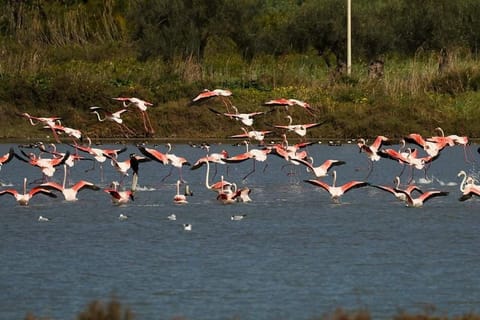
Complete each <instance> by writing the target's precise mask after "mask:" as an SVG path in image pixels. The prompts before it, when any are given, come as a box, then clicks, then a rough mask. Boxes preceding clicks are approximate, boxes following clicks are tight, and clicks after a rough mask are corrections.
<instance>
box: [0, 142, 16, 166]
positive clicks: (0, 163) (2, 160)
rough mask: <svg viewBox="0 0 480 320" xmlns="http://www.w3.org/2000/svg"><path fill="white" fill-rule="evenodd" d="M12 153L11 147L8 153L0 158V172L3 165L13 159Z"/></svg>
mask: <svg viewBox="0 0 480 320" xmlns="http://www.w3.org/2000/svg"><path fill="white" fill-rule="evenodd" d="M14 153H15V152H14V151H13V147H11V148H10V150H9V151H8V153H6V154H4V155H3V156H1V157H0V170H2V167H3V165H4V164H6V163H9V162H10V161H11V160H12V159H13V156H14Z"/></svg>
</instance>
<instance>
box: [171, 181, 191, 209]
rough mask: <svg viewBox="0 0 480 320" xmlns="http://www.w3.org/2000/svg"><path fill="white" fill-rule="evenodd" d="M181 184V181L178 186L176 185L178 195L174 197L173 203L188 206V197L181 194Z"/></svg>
mask: <svg viewBox="0 0 480 320" xmlns="http://www.w3.org/2000/svg"><path fill="white" fill-rule="evenodd" d="M180 183H181V181H180V180H177V184H176V186H177V193H176V194H175V196H174V197H173V202H174V203H176V204H187V203H188V201H187V196H186V195H184V194H180Z"/></svg>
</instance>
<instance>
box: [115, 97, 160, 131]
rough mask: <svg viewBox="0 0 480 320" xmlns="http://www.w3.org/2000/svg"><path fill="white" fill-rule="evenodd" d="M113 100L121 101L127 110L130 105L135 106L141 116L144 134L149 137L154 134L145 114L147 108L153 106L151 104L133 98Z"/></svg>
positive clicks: (148, 118)
mask: <svg viewBox="0 0 480 320" xmlns="http://www.w3.org/2000/svg"><path fill="white" fill-rule="evenodd" d="M113 99H114V100H117V101H122V102H123V106H124V108H127V107H128V106H129V105H131V104H133V105H134V106H136V107H137V109H138V110H139V111H140V113H141V114H142V120H143V127H144V129H145V132H146V133H147V134H149V135H151V134H154V133H155V130H154V129H153V127H152V123H151V122H150V117H149V116H148V114H147V109H148V107H151V106H153V103H151V102H148V101H145V100H142V99H139V98H135V97H118V98H113ZM127 102H128V103H127Z"/></svg>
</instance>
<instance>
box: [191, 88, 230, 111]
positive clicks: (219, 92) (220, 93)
mask: <svg viewBox="0 0 480 320" xmlns="http://www.w3.org/2000/svg"><path fill="white" fill-rule="evenodd" d="M230 96H232V91H230V90H226V89H215V90H208V89H205V90H203V92H201V93H199V94H198V95H197V96H196V97H195V98H193V99H192V102H191V104H194V103H197V102H199V101H203V100H209V99H212V98H215V97H219V98H220V99H221V100H222V102H223V104H224V105H225V107H226V108H227V111H229V110H230V107H232V106H233V104H232V102H231V101H230V99H229V97H230Z"/></svg>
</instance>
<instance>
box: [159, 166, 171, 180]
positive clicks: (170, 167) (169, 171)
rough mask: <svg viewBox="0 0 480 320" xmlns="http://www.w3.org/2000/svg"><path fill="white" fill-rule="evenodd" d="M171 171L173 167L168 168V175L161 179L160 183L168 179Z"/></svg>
mask: <svg viewBox="0 0 480 320" xmlns="http://www.w3.org/2000/svg"><path fill="white" fill-rule="evenodd" d="M172 170H173V167H170V171H169V172H168V174H167V175H166V176H165V177H163V178H162V180H161V181H162V182H163V181H165V179H167V178H168V177H170V176H171V175H172Z"/></svg>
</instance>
